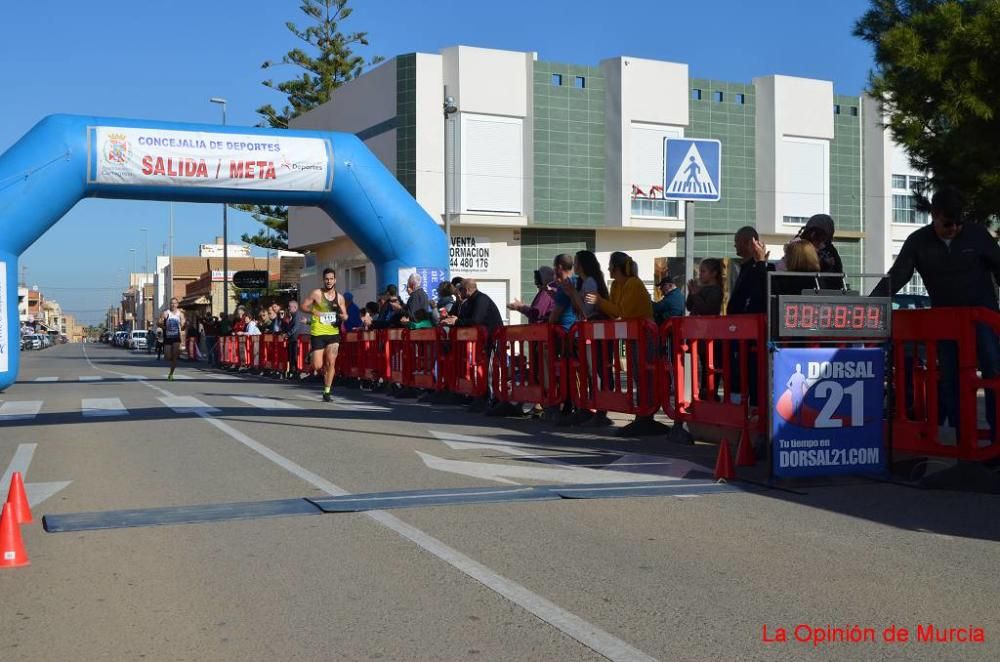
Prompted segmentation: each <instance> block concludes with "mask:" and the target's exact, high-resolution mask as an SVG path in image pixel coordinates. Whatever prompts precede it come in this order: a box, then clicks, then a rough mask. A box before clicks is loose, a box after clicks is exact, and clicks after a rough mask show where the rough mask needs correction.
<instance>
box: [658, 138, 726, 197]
mask: <svg viewBox="0 0 1000 662" xmlns="http://www.w3.org/2000/svg"><path fill="white" fill-rule="evenodd" d="M663 165H664V168H663V197H664V198H666V199H667V200H709V201H713V202H714V201H716V200H718V199H719V198H721V197H722V143H720V142H719V141H718V140H701V139H691V138H665V139H664V140H663Z"/></svg>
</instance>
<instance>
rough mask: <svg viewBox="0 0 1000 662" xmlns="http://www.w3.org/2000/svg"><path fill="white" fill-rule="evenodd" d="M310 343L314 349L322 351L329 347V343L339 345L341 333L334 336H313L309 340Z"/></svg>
mask: <svg viewBox="0 0 1000 662" xmlns="http://www.w3.org/2000/svg"><path fill="white" fill-rule="evenodd" d="M309 344H310V345H311V346H312V351H314V352H322V351H323V350H325V349H326V348H327V345H339V344H340V334H339V333H338V334H336V335H332V336H312V337H311V338H310V340H309Z"/></svg>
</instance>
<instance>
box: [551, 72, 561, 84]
mask: <svg viewBox="0 0 1000 662" xmlns="http://www.w3.org/2000/svg"><path fill="white" fill-rule="evenodd" d="M552 84H553V85H554V86H555V87H561V86H562V74H552Z"/></svg>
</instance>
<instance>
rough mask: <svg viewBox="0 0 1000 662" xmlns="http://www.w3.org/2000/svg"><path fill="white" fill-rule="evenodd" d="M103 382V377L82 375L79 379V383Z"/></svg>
mask: <svg viewBox="0 0 1000 662" xmlns="http://www.w3.org/2000/svg"><path fill="white" fill-rule="evenodd" d="M103 380H104V377H100V376H97V375H82V376H81V377H80V381H81V382H100V381H103Z"/></svg>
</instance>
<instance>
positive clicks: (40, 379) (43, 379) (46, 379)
mask: <svg viewBox="0 0 1000 662" xmlns="http://www.w3.org/2000/svg"><path fill="white" fill-rule="evenodd" d="M35 381H36V382H57V381H59V378H58V377H35Z"/></svg>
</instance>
